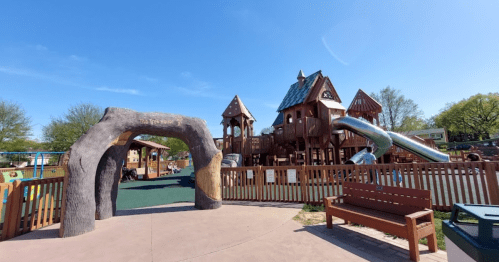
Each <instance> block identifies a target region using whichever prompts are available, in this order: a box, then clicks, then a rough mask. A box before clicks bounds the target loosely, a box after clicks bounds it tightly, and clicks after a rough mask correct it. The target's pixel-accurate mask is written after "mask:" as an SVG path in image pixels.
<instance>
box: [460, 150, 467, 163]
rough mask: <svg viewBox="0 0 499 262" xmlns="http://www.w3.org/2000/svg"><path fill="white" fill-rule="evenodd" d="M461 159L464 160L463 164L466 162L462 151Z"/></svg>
mask: <svg viewBox="0 0 499 262" xmlns="http://www.w3.org/2000/svg"><path fill="white" fill-rule="evenodd" d="M461 159H462V160H463V162H466V157H465V156H464V151H463V150H461Z"/></svg>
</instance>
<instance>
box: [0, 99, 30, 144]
mask: <svg viewBox="0 0 499 262" xmlns="http://www.w3.org/2000/svg"><path fill="white" fill-rule="evenodd" d="M30 123H31V120H30V118H29V117H27V116H26V112H25V111H24V109H22V108H21V106H20V105H18V104H16V103H11V102H7V101H4V100H0V150H5V151H12V150H13V148H16V147H19V145H20V144H22V143H23V141H25V140H26V138H27V137H28V136H29V135H30V131H31V126H30Z"/></svg>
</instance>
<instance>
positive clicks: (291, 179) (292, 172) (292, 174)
mask: <svg viewBox="0 0 499 262" xmlns="http://www.w3.org/2000/svg"><path fill="white" fill-rule="evenodd" d="M288 183H296V169H288Z"/></svg>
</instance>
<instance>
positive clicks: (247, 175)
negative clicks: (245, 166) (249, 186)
mask: <svg viewBox="0 0 499 262" xmlns="http://www.w3.org/2000/svg"><path fill="white" fill-rule="evenodd" d="M246 177H247V178H248V179H253V170H248V171H247V172H246Z"/></svg>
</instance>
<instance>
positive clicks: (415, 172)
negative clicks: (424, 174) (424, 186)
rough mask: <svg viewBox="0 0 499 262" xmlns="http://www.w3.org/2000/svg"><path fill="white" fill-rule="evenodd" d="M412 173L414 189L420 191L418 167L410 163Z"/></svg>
mask: <svg viewBox="0 0 499 262" xmlns="http://www.w3.org/2000/svg"><path fill="white" fill-rule="evenodd" d="M412 173H413V174H414V184H415V187H416V189H421V184H420V181H419V172H418V166H417V164H416V163H412Z"/></svg>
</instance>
